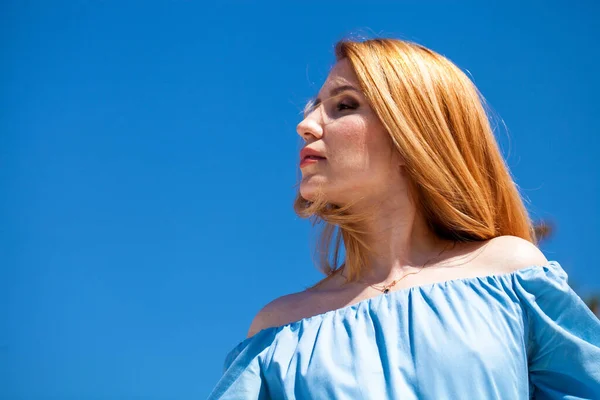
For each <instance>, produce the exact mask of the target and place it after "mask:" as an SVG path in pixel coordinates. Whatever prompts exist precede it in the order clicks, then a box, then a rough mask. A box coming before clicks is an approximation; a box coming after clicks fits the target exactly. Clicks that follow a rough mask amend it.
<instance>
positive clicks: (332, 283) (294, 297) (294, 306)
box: [247, 274, 339, 337]
mask: <svg viewBox="0 0 600 400" xmlns="http://www.w3.org/2000/svg"><path fill="white" fill-rule="evenodd" d="M335 275H336V274H333V276H330V277H329V278H324V279H323V280H321V281H319V282H318V283H317V284H316V285H313V286H311V287H309V288H307V289H305V290H302V291H300V292H296V293H290V294H286V295H284V296H281V297H278V298H276V299H275V300H273V301H271V302H269V303H268V304H267V305H265V306H264V307H263V308H262V309H261V310H260V311H259V312H258V313H257V314H256V316H255V317H254V319H253V320H252V323H251V324H250V329H249V330H248V335H247V336H248V337H251V336H254V335H255V334H256V333H258V332H260V331H261V330H263V329H267V328H271V327H274V326H282V325H285V324H288V323H290V322H292V321H298V320H300V319H302V318H305V317H306V316H310V315H312V314H314V313H315V312H318V311H319V310H320V309H321V308H322V304H321V303H322V302H323V301H322V297H323V296H324V295H325V296H327V293H328V292H329V290H331V289H332V288H335V287H337V285H339V284H338V283H337V282H336V280H337V276H335Z"/></svg>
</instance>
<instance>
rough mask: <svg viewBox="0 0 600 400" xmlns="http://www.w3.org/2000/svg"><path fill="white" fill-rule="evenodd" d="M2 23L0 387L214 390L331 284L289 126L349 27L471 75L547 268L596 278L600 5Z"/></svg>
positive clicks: (117, 10) (49, 10)
mask: <svg viewBox="0 0 600 400" xmlns="http://www.w3.org/2000/svg"><path fill="white" fill-rule="evenodd" d="M286 3H287V2H286ZM500 4H501V5H500ZM0 16H1V17H0V18H1V19H0V35H1V55H2V60H3V61H2V63H0V69H1V70H0V72H1V74H0V85H1V87H2V91H1V93H2V95H1V97H0V163H1V164H0V218H1V219H0V222H1V226H0V228H1V229H0V398H5V399H117V398H118V399H125V398H136V399H189V398H206V397H207V395H208V393H209V392H210V390H211V389H212V387H213V386H214V384H215V383H216V381H217V380H218V378H219V376H220V374H221V368H222V364H223V358H224V356H225V354H226V353H227V352H228V351H229V350H230V349H231V348H232V347H233V346H234V345H235V344H237V342H239V341H240V340H241V339H243V338H244V337H245V335H246V332H247V329H248V327H249V324H250V322H251V320H252V318H253V316H254V314H255V313H256V312H257V311H258V310H259V309H260V308H261V307H262V306H263V305H264V304H266V303H267V302H269V301H270V300H272V299H274V298H275V297H278V296H281V295H283V294H286V293H290V292H295V291H299V290H302V289H304V288H305V287H306V286H307V285H309V284H311V283H314V282H315V281H316V280H318V279H319V278H320V274H319V273H318V272H317V270H316V268H315V267H314V266H313V264H312V261H311V258H312V250H311V249H312V247H311V246H312V245H313V242H314V234H313V233H312V230H311V225H310V223H309V222H308V221H306V220H302V219H300V218H298V217H296V216H295V214H294V212H293V210H292V202H293V199H294V194H295V190H296V189H295V185H296V183H297V182H298V179H299V177H300V174H299V170H298V167H297V161H298V151H299V149H300V147H301V142H300V139H299V137H298V136H297V135H296V133H295V126H296V124H297V123H298V122H299V121H300V116H301V111H302V108H303V106H304V103H305V101H306V100H308V99H309V97H310V96H312V95H313V94H315V93H316V92H317V91H318V89H319V87H320V85H321V84H322V83H323V81H324V79H325V77H326V75H327V72H328V69H329V67H330V66H331V65H332V63H333V52H332V50H333V45H334V43H335V42H336V41H337V40H339V39H341V38H343V37H344V36H347V35H352V34H357V33H358V34H363V35H367V36H374V35H381V36H392V37H397V38H404V39H409V40H413V41H417V42H419V43H421V44H424V45H426V46H428V47H430V48H432V49H433V50H436V51H438V52H439V53H441V54H443V55H446V56H447V57H449V58H450V59H451V60H452V61H454V62H455V63H456V64H457V65H458V66H459V67H460V68H462V69H463V70H465V71H468V72H469V73H470V75H471V76H472V78H473V80H474V82H475V84H476V85H477V86H478V87H479V89H480V90H481V91H482V93H483V95H484V96H485V97H486V98H487V100H488V102H489V103H490V105H491V106H492V107H493V109H494V111H495V112H496V113H497V115H498V121H497V123H498V125H499V126H498V129H497V131H496V134H497V137H498V141H499V142H500V145H501V147H502V151H503V154H504V156H505V158H506V159H507V161H508V164H509V166H510V168H511V171H512V174H513V176H514V178H515V181H516V182H517V184H518V185H519V187H520V189H521V191H522V193H523V196H524V197H525V198H526V201H527V202H528V208H529V210H530V212H531V214H532V217H533V218H534V219H535V220H538V219H542V218H548V219H551V220H552V221H554V222H555V223H556V228H557V229H556V233H555V235H554V236H553V237H552V238H551V239H550V240H548V241H547V242H545V243H544V244H543V246H542V249H543V251H544V253H545V254H546V256H547V258H549V259H555V260H558V261H559V262H560V263H561V264H562V265H563V267H564V268H565V270H566V271H567V272H568V273H569V275H570V283H572V285H577V286H576V289H577V291H578V293H580V295H585V294H587V293H591V292H592V291H594V290H596V289H598V288H599V287H600V268H599V264H598V255H597V250H598V239H599V237H598V226H600V217H599V213H598V204H600V203H599V182H600V177H599V168H598V165H597V160H598V156H599V154H598V153H599V151H598V144H599V140H598V135H599V129H598V123H597V111H598V108H599V105H600V104H599V97H598V95H597V94H598V93H599V92H600V84H599V83H600V82H599V80H600V79H599V74H598V70H597V65H598V61H599V60H598V51H597V50H598V47H597V42H598V39H599V38H600V35H599V33H600V28H599V25H598V24H597V21H598V17H599V16H600V13H599V7H598V6H597V3H596V2H593V1H587V2H585V1H583V2H575V3H570V4H567V3H565V2H563V3H562V5H559V4H558V2H541V1H539V2H529V3H527V5H518V4H517V3H515V4H512V5H510V4H508V3H506V2H502V3H498V5H493V4H491V3H486V4H485V5H482V4H479V3H473V4H468V3H462V5H461V6H456V5H450V4H444V3H427V4H420V5H417V4H416V2H415V4H404V5H401V4H398V3H391V2H390V3H379V4H372V5H370V6H369V7H367V8H365V6H364V3H363V2H352V1H350V2H344V3H340V2H327V3H326V4H323V3H322V2H297V3H294V4H291V3H290V4H286V5H277V4H267V3H261V4H260V5H254V4H251V3H250V2H248V3H232V2H223V3H220V5H207V4H205V3H203V2H199V1H163V2H158V1H157V2H146V1H143V2H142V1H139V2H133V1H124V2H123V1H68V2H59V1H53V2H46V1H38V2H30V1H8V2H3V3H2V6H1V13H0ZM502 121H503V122H502ZM503 124H505V126H506V127H507V129H504V126H503Z"/></svg>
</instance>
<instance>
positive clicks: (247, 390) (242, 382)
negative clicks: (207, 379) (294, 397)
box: [208, 329, 275, 400]
mask: <svg viewBox="0 0 600 400" xmlns="http://www.w3.org/2000/svg"><path fill="white" fill-rule="evenodd" d="M274 337H275V331H274V330H273V329H267V330H263V331H261V332H259V333H257V334H256V335H254V336H252V337H251V338H247V339H245V340H244V341H242V342H240V343H239V344H238V345H237V346H236V347H235V348H234V349H233V350H231V351H230V352H229V354H227V356H226V357H225V362H224V368H223V375H222V376H221V379H219V381H218V382H217V385H216V386H215V388H214V389H213V391H212V392H211V394H210V395H209V397H208V400H216V399H219V400H233V399H236V400H241V399H244V400H246V399H248V400H250V399H255V400H269V399H271V397H270V395H269V391H268V387H267V383H266V381H265V378H264V371H263V361H264V356H265V354H266V353H267V352H268V349H269V347H270V345H271V343H272V342H273V340H274Z"/></svg>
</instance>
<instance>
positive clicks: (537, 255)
mask: <svg viewBox="0 0 600 400" xmlns="http://www.w3.org/2000/svg"><path fill="white" fill-rule="evenodd" d="M486 247H489V249H488V250H487V251H486V253H487V257H486V259H487V260H489V262H487V263H486V265H487V266H488V268H492V269H494V270H490V271H487V272H488V273H506V272H513V271H515V270H519V269H522V268H525V267H529V266H533V265H544V264H547V263H548V259H547V258H546V256H545V255H544V253H542V251H541V250H540V249H539V248H538V247H537V246H536V245H535V244H533V243H531V242H529V241H528V240H525V239H522V238H520V237H518V236H512V235H503V236H498V237H495V238H493V239H491V240H490V241H489V245H488V246H486Z"/></svg>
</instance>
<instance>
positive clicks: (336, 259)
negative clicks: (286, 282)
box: [294, 39, 537, 287]
mask: <svg viewBox="0 0 600 400" xmlns="http://www.w3.org/2000/svg"><path fill="white" fill-rule="evenodd" d="M335 56H336V61H340V60H343V59H346V60H348V61H349V64H350V65H351V67H352V69H353V71H354V73H355V74H356V77H357V78H358V82H359V84H360V89H361V90H362V92H363V94H364V96H365V97H366V100H367V102H368V103H369V105H370V106H371V108H372V109H373V110H374V112H375V114H376V115H377V117H378V118H379V120H380V121H381V123H382V124H383V126H384V127H385V129H386V131H387V133H388V134H389V137H390V145H391V146H393V147H394V148H395V149H396V151H397V152H398V153H399V155H400V156H401V158H402V160H403V161H404V163H405V168H406V174H405V176H406V177H407V180H408V186H409V197H410V199H411V201H413V202H414V204H416V205H417V207H418V209H419V212H420V213H421V214H422V215H423V216H424V218H425V220H426V222H427V224H428V227H429V228H430V229H431V230H432V231H433V232H434V233H435V234H436V235H437V237H439V238H442V239H448V240H456V241H462V242H466V241H483V240H488V239H491V238H494V237H497V236H502V235H513V236H518V237H521V238H523V239H526V240H528V241H530V242H532V243H534V244H536V245H537V239H536V235H535V231H534V228H533V224H532V221H531V220H530V218H529V215H528V212H527V210H526V208H525V206H524V204H523V201H522V199H521V196H520V194H519V190H518V188H517V185H516V183H515V182H514V180H513V179H512V177H511V174H510V171H509V169H508V167H507V165H506V163H505V161H504V159H503V158H502V155H501V153H500V150H499V147H498V144H497V142H496V139H495V137H494V133H493V130H492V128H491V125H490V120H489V119H488V115H487V113H486V107H485V100H484V99H483V96H482V95H481V93H480V92H479V91H478V90H477V88H476V87H475V85H474V84H473V82H471V80H470V79H469V78H468V77H467V76H466V75H465V74H464V73H463V72H462V71H461V70H460V69H459V68H458V67H457V66H456V65H454V64H453V63H452V62H451V61H450V60H448V59H447V58H445V57H443V56H442V55H440V54H438V53H436V52H434V51H432V50H430V49H428V48H426V47H424V46H422V45H419V44H416V43H412V42H408V41H404V40H397V39H370V40H365V41H351V40H342V41H340V42H338V43H337V44H336V46H335ZM390 184H393V182H390ZM351 207H352V204H343V205H340V204H332V203H330V202H328V201H327V198H326V197H325V195H324V194H323V193H322V192H320V193H319V194H317V195H316V196H315V197H314V198H313V199H311V200H307V199H305V198H303V197H302V196H301V195H300V191H298V193H297V196H296V198H295V200H294V211H295V212H296V214H297V215H298V216H300V217H302V218H308V219H310V220H312V222H313V225H316V224H322V225H324V227H323V229H322V232H321V234H320V240H318V242H317V245H316V249H315V253H316V254H319V260H318V261H317V266H318V267H319V269H320V270H321V271H322V272H323V273H324V274H325V275H326V276H327V277H326V279H324V280H322V281H320V282H319V283H317V284H316V285H314V286H313V287H315V286H318V285H319V284H321V283H323V282H324V281H325V280H327V278H329V277H331V276H332V275H334V273H335V272H336V271H339V270H341V268H342V267H345V275H346V278H347V280H348V281H349V282H352V281H356V280H358V279H359V278H360V277H361V271H363V266H365V265H366V263H367V255H368V254H369V252H370V251H371V248H370V247H369V246H368V244H367V243H366V241H365V233H366V232H365V230H364V229H363V225H362V224H361V223H362V222H364V221H365V220H366V219H367V218H368V217H369V216H368V213H361V214H357V213H354V212H351V211H350V210H351ZM342 244H343V245H344V248H345V259H340V258H341V250H342V249H341V246H342Z"/></svg>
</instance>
